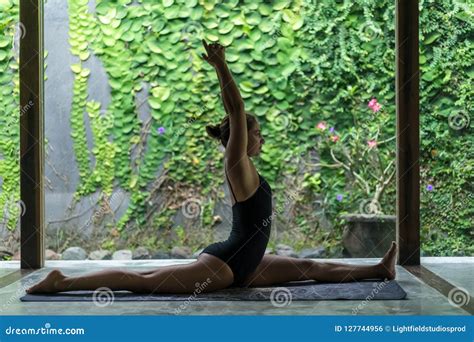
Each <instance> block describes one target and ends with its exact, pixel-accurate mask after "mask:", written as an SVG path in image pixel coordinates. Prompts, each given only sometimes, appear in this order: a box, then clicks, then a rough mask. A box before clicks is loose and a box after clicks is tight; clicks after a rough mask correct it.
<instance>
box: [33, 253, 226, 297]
mask: <svg viewBox="0 0 474 342" xmlns="http://www.w3.org/2000/svg"><path fill="white" fill-rule="evenodd" d="M232 281H233V274H232V270H231V269H230V268H229V267H228V266H227V265H226V264H225V263H223V262H222V261H220V260H219V259H218V258H216V257H214V256H212V255H208V254H201V255H200V257H199V260H198V261H194V262H191V263H187V264H180V265H169V266H162V267H158V268H157V269H156V270H153V271H145V272H136V271H127V270H120V269H111V270H107V269H106V270H101V271H98V272H92V273H88V274H85V275H82V276H79V277H66V276H65V275H64V274H62V273H61V272H60V271H59V270H53V271H51V272H50V273H49V274H48V275H47V276H46V278H45V279H43V280H42V281H40V282H39V283H38V284H36V285H34V286H32V287H30V288H29V289H27V290H26V292H27V293H53V292H61V291H76V290H93V291H95V290H96V289H98V288H100V287H107V288H109V289H111V290H128V291H132V292H137V293H153V292H156V293H192V292H193V291H194V290H195V289H196V287H197V286H198V285H199V284H201V285H202V284H203V283H204V284H206V287H205V289H204V290H203V291H202V292H206V291H213V290H217V289H221V288H225V287H227V286H229V285H230V284H231V283H232Z"/></svg>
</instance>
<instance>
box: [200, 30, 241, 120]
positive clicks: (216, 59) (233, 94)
mask: <svg viewBox="0 0 474 342" xmlns="http://www.w3.org/2000/svg"><path fill="white" fill-rule="evenodd" d="M202 43H203V45H204V48H205V49H206V52H207V56H206V55H204V54H203V55H202V57H203V59H204V60H206V61H207V62H208V63H209V64H211V65H212V66H214V68H215V69H216V72H217V76H218V78H219V83H220V87H221V93H222V101H223V102H224V108H225V110H226V112H227V114H230V113H236V112H240V111H244V101H243V100H242V96H241V95H240V91H239V88H238V87H237V84H236V82H235V81H234V79H233V77H232V74H231V72H230V70H229V68H228V66H227V63H226V60H225V53H224V47H223V46H222V45H220V44H219V43H213V44H209V45H208V44H207V43H206V41H205V40H204V39H203V40H202Z"/></svg>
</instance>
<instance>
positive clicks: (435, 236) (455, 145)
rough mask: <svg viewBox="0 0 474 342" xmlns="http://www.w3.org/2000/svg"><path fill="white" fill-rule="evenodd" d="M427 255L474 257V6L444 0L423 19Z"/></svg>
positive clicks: (423, 226)
mask: <svg viewBox="0 0 474 342" xmlns="http://www.w3.org/2000/svg"><path fill="white" fill-rule="evenodd" d="M420 28H421V32H420V69H421V70H420V71H421V78H420V114H421V117H420V125H421V132H420V139H421V147H420V150H421V151H420V154H421V162H420V169H421V242H422V250H421V253H422V255H423V256H472V255H473V252H474V243H473V232H474V230H473V224H472V223H473V214H474V193H473V190H474V188H473V184H474V183H473V169H474V159H473V157H474V137H473V134H472V112H473V91H472V77H473V70H474V69H473V66H472V60H473V52H472V48H471V45H472V8H469V7H468V5H467V3H464V4H463V3H460V2H452V1H444V2H440V3H438V2H436V3H427V4H425V5H424V9H423V11H422V16H421V18H420Z"/></svg>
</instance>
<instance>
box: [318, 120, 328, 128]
mask: <svg viewBox="0 0 474 342" xmlns="http://www.w3.org/2000/svg"><path fill="white" fill-rule="evenodd" d="M316 127H317V128H318V129H320V130H325V129H326V128H327V126H326V123H325V122H324V121H321V122H320V123H318V125H317V126H316Z"/></svg>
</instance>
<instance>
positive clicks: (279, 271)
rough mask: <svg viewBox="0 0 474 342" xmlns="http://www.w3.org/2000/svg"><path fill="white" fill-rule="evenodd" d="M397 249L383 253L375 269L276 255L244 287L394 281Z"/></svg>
mask: <svg viewBox="0 0 474 342" xmlns="http://www.w3.org/2000/svg"><path fill="white" fill-rule="evenodd" d="M396 254H397V245H396V243H395V242H392V246H391V247H390V249H389V250H388V251H387V253H386V254H385V256H384V257H383V258H382V260H381V261H380V262H379V263H378V264H375V265H352V264H345V263H336V262H319V261H314V260H311V259H299V258H291V257H283V256H278V255H265V256H264V258H263V259H262V262H261V263H260V265H259V266H258V267H257V269H256V270H255V272H254V273H253V274H252V275H251V276H249V278H248V280H247V286H269V285H273V284H279V283H284V282H288V281H298V280H317V281H322V282H338V283H340V282H351V281H357V280H362V279H385V278H387V279H389V280H391V279H394V278H395V261H396Z"/></svg>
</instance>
